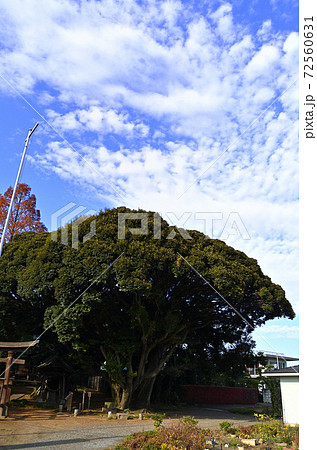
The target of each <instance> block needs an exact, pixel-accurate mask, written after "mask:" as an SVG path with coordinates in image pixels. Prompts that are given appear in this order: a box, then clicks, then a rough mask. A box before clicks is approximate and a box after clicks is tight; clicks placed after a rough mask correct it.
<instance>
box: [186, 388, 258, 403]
mask: <svg viewBox="0 0 317 450" xmlns="http://www.w3.org/2000/svg"><path fill="white" fill-rule="evenodd" d="M182 388H183V396H182V401H184V402H186V403H198V404H205V405H212V404H214V405H217V404H218V405H224V404H228V405H230V404H242V405H252V404H255V403H257V402H258V391H257V389H254V388H240V387H227V386H194V385H185V386H182Z"/></svg>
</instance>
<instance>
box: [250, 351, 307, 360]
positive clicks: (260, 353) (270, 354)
mask: <svg viewBox="0 0 317 450" xmlns="http://www.w3.org/2000/svg"><path fill="white" fill-rule="evenodd" d="M256 356H264V357H265V358H280V359H284V361H298V360H299V358H296V357H294V356H285V355H284V353H275V352H265V351H258V352H257V353H256Z"/></svg>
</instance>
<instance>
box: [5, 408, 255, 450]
mask: <svg viewBox="0 0 317 450" xmlns="http://www.w3.org/2000/svg"><path fill="white" fill-rule="evenodd" d="M233 406H235V405H230V406H228V405H220V406H217V405H213V406H210V407H204V408H198V407H197V408H195V407H187V408H183V409H182V410H181V411H178V415H180V416H183V415H186V416H194V417H195V418H196V419H198V420H199V425H200V426H202V427H204V428H213V429H215V428H218V427H219V423H220V422H222V421H224V420H228V421H230V422H232V423H234V424H243V425H248V424H252V423H254V422H255V420H254V417H252V416H246V415H241V414H233V413H230V411H229V410H228V409H229V408H230V407H233ZM175 416H176V413H175ZM172 420H175V419H168V420H165V421H164V423H165V424H168V423H169V422H171V421H172ZM153 428H154V427H153V423H152V421H151V420H143V421H140V420H138V419H133V420H128V421H122V422H118V421H117V420H107V418H105V417H98V416H84V415H83V416H78V417H73V416H71V415H69V414H67V413H54V412H52V411H49V410H41V409H38V410H37V409H27V408H13V407H12V408H11V409H10V417H8V418H6V419H2V420H1V421H0V446H1V448H4V449H33V448H34V449H43V450H44V449H46V450H50V449H74V450H75V449H76V450H81V449H86V448H102V449H109V448H111V447H112V446H114V445H115V444H117V443H118V442H120V441H121V440H122V439H123V438H124V437H126V436H128V435H129V434H132V433H136V432H138V431H142V430H144V431H147V430H152V429H153Z"/></svg>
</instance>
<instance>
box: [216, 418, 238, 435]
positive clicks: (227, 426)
mask: <svg viewBox="0 0 317 450" xmlns="http://www.w3.org/2000/svg"><path fill="white" fill-rule="evenodd" d="M232 425H233V424H232V423H231V422H227V421H226V420H225V421H224V422H221V423H220V424H219V427H220V428H221V429H222V430H223V431H226V432H227V433H229V434H236V432H237V428H235V427H233V426H232Z"/></svg>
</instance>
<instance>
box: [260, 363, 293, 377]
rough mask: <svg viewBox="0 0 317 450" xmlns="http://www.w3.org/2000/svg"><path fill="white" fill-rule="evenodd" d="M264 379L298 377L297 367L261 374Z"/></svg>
mask: <svg viewBox="0 0 317 450" xmlns="http://www.w3.org/2000/svg"><path fill="white" fill-rule="evenodd" d="M263 375H264V376H265V377H292V376H293V377H294V376H299V365H297V366H291V367H284V369H276V370H271V371H270V372H265V373H263Z"/></svg>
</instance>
